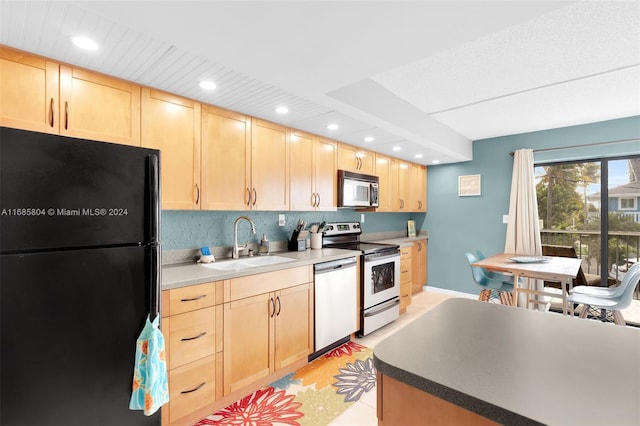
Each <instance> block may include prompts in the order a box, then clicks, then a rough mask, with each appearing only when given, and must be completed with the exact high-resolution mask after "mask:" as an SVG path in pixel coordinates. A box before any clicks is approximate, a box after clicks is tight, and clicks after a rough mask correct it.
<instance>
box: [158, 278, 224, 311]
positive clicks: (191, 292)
mask: <svg viewBox="0 0 640 426" xmlns="http://www.w3.org/2000/svg"><path fill="white" fill-rule="evenodd" d="M221 285H222V283H221V284H220V286H221ZM215 304H216V283H215V282H210V283H204V284H198V285H192V286H188V287H182V288H176V289H173V290H169V307H168V309H169V310H168V313H167V314H168V315H176V314H182V313H184V312H189V311H194V310H196V309H201V308H206V307H208V306H213V305H215Z"/></svg>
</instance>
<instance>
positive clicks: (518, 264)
mask: <svg viewBox="0 0 640 426" xmlns="http://www.w3.org/2000/svg"><path fill="white" fill-rule="evenodd" d="M514 259H516V260H514ZM581 263H582V260H581V259H574V258H570V257H560V256H527V255H522V254H513V253H499V254H495V255H493V256H490V257H487V258H485V259H482V260H479V261H477V262H475V263H473V265H472V266H479V267H481V268H485V269H487V270H489V271H494V272H501V273H507V274H513V302H512V303H513V305H514V306H517V303H518V302H517V300H518V293H524V294H526V295H527V303H526V307H529V304H530V303H540V302H539V301H537V299H530V296H529V295H534V296H547V297H553V298H558V297H560V298H562V313H563V314H564V315H567V314H570V315H572V316H573V304H569V303H568V302H567V297H568V296H569V292H571V290H572V289H573V279H574V278H575V277H576V276H577V275H578V271H579V270H580V264H581ZM519 278H530V279H538V280H544V281H553V282H559V283H561V288H562V293H561V295H558V294H557V293H552V292H550V291H547V290H537V289H535V288H531V286H530V285H529V284H527V285H526V286H522V283H521V282H520V280H519ZM522 281H523V282H524V280H522Z"/></svg>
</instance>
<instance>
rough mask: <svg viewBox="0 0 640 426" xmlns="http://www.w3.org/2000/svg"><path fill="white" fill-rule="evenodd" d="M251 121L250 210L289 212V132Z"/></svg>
mask: <svg viewBox="0 0 640 426" xmlns="http://www.w3.org/2000/svg"><path fill="white" fill-rule="evenodd" d="M252 121H253V124H252V128H251V190H250V194H249V195H250V204H251V209H252V210H289V137H288V133H289V131H288V129H287V128H286V127H284V126H281V125H279V124H275V123H271V122H268V121H264V120H260V119H257V118H254V119H253V120H252Z"/></svg>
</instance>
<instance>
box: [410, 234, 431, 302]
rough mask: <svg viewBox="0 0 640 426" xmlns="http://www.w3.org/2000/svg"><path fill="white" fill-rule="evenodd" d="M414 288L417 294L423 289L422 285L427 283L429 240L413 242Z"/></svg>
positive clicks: (412, 290) (412, 289) (413, 290)
mask: <svg viewBox="0 0 640 426" xmlns="http://www.w3.org/2000/svg"><path fill="white" fill-rule="evenodd" d="M411 267H412V269H413V271H412V286H411V287H412V288H411V293H412V294H416V293H420V292H421V291H422V287H424V286H425V285H427V240H426V239H424V240H418V241H414V242H413V254H412V265H411Z"/></svg>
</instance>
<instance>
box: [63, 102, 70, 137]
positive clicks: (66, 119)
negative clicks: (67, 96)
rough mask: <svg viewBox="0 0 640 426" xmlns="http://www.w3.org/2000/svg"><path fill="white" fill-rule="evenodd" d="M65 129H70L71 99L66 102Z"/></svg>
mask: <svg viewBox="0 0 640 426" xmlns="http://www.w3.org/2000/svg"><path fill="white" fill-rule="evenodd" d="M64 129H65V130H68V129H69V101H65V102H64Z"/></svg>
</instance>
